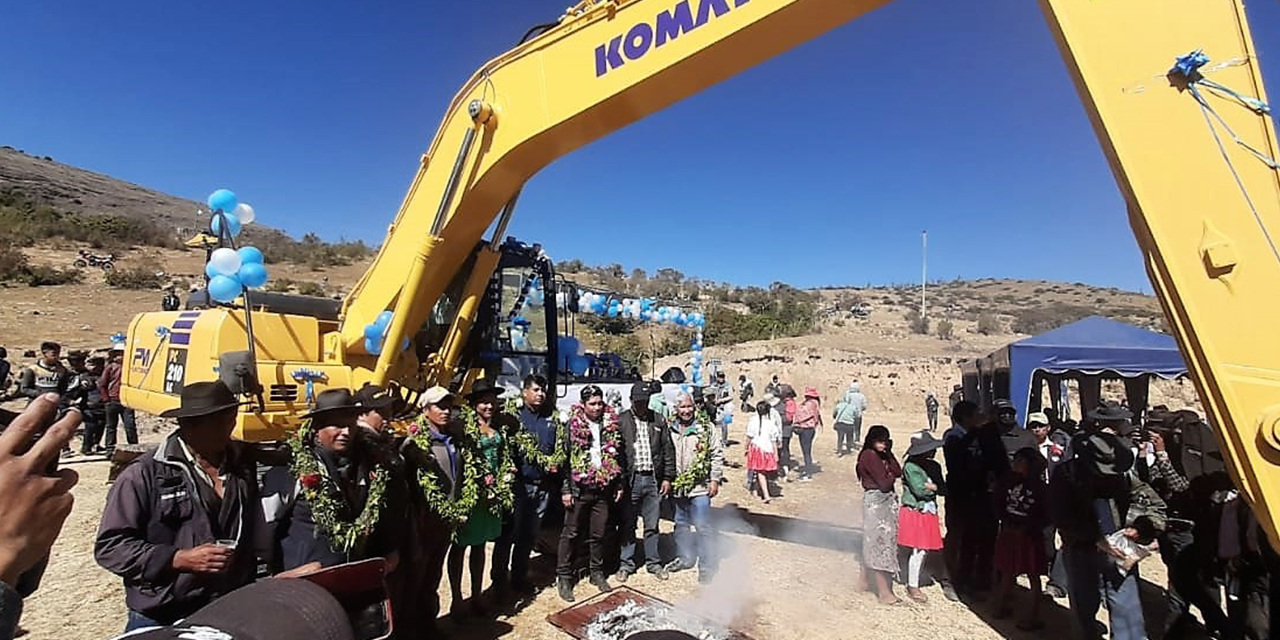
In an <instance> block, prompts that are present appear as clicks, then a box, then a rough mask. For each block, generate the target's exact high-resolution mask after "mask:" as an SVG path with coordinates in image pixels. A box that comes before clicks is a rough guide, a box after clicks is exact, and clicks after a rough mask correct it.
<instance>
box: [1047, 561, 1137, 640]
mask: <svg viewBox="0 0 1280 640" xmlns="http://www.w3.org/2000/svg"><path fill="white" fill-rule="evenodd" d="M1062 553H1063V554H1064V555H1063V560H1064V561H1065V564H1066V567H1067V597H1068V598H1070V602H1071V612H1072V613H1073V614H1075V617H1076V632H1077V633H1078V634H1079V636H1078V637H1080V638H1082V639H1083V640H1100V639H1101V638H1102V635H1101V634H1100V633H1098V625H1097V624H1095V623H1094V621H1095V619H1096V618H1097V615H1098V607H1099V606H1100V605H1101V604H1102V599H1103V598H1104V597H1105V598H1106V600H1107V615H1108V618H1109V621H1110V623H1111V624H1110V625H1109V626H1110V627H1111V633H1110V635H1109V636H1108V637H1109V638H1110V640H1146V638H1147V629H1146V622H1145V620H1143V618H1142V602H1141V601H1140V600H1139V599H1138V572H1137V569H1135V570H1133V571H1131V572H1129V573H1128V574H1126V575H1121V574H1120V572H1119V570H1118V569H1117V568H1116V566H1115V565H1114V564H1112V563H1111V562H1110V561H1109V560H1107V559H1106V558H1105V557H1103V555H1102V552H1101V551H1098V550H1097V549H1094V548H1091V547H1082V546H1078V545H1077V546H1066V545H1064V546H1063V548H1062Z"/></svg>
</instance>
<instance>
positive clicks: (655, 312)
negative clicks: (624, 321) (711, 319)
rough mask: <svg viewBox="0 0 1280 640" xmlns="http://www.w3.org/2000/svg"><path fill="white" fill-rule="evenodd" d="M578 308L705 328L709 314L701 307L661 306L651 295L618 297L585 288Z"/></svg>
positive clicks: (610, 315) (582, 311)
mask: <svg viewBox="0 0 1280 640" xmlns="http://www.w3.org/2000/svg"><path fill="white" fill-rule="evenodd" d="M578 311H579V312H580V313H594V314H596V315H602V316H607V317H610V318H619V317H621V318H630V319H632V320H639V321H641V322H657V323H660V324H673V325H676V326H678V327H695V328H698V329H701V328H702V327H705V326H707V317H706V316H705V315H703V314H702V313H700V312H697V311H684V310H683V309H681V308H679V307H671V306H658V304H657V302H655V301H653V300H650V299H648V298H616V297H613V296H606V295H603V294H600V293H593V292H590V291H584V292H583V293H582V295H581V296H578Z"/></svg>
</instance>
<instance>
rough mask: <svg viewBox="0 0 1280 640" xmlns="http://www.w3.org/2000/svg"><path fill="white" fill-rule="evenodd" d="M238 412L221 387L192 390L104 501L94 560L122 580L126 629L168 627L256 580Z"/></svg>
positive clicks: (257, 509) (253, 485)
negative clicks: (165, 430)
mask: <svg viewBox="0 0 1280 640" xmlns="http://www.w3.org/2000/svg"><path fill="white" fill-rule="evenodd" d="M239 406H240V402H239V400H238V399H237V398H236V396H235V394H233V393H232V392H231V390H230V389H228V388H227V386H226V385H225V384H223V383H222V382H220V381H215V382H196V383H192V384H188V385H186V386H185V387H184V388H183V390H182V396H181V404H180V406H179V407H178V408H177V409H171V410H169V411H166V412H164V413H162V414H160V415H161V417H164V418H175V419H177V421H178V429H177V431H175V432H173V433H172V434H170V435H169V436H168V437H167V438H165V440H164V442H162V443H161V444H160V446H159V447H158V448H157V449H156V450H155V451H153V452H151V453H148V454H146V455H144V456H142V457H141V458H139V459H138V460H137V461H135V462H134V463H133V464H131V465H129V466H128V467H127V468H126V469H125V470H124V471H123V472H122V473H121V474H120V477H119V478H118V479H117V480H116V482H115V484H114V485H113V486H112V488H111V493H110V494H109V495H108V496H107V505H106V508H105V509H104V510H103V513H102V524H101V526H100V528H99V529H98V539H97V542H96V543H95V544H94V558H95V559H97V561H98V564H100V565H102V567H103V568H105V569H107V570H108V571H111V572H112V573H115V574H116V575H118V576H120V577H121V578H123V579H124V587H125V602H126V604H127V605H128V608H129V619H128V623H127V625H126V627H125V629H126V630H127V631H129V630H133V629H138V628H143V627H150V626H156V625H162V624H172V623H174V622H176V621H177V620H180V619H182V618H184V617H186V616H188V615H190V614H191V613H193V612H195V611H196V610H198V609H200V608H201V607H203V606H204V605H207V604H209V603H210V602H212V601H213V600H214V599H216V598H217V597H218V596H221V595H222V594H225V593H228V592H230V591H233V590H235V589H237V588H239V587H242V586H244V585H246V584H249V583H250V582H253V580H254V576H255V574H256V573H257V565H258V558H257V554H255V550H257V549H258V548H259V547H265V545H262V544H260V543H261V542H263V539H262V534H263V533H264V531H265V524H264V522H263V515H262V509H261V506H260V502H259V496H258V484H257V479H256V476H255V472H254V463H253V461H252V460H251V459H250V457H249V456H248V455H247V453H248V452H247V451H246V450H244V449H242V447H241V445H240V443H234V442H232V441H231V432H232V430H233V429H234V428H235V422H236V420H235V419H236V410H237V408H238V407H239ZM264 555H265V552H264Z"/></svg>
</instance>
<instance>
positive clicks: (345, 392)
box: [302, 389, 360, 419]
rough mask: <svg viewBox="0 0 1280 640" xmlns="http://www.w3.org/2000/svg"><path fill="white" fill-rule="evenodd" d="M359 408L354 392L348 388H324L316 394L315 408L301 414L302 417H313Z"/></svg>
mask: <svg viewBox="0 0 1280 640" xmlns="http://www.w3.org/2000/svg"><path fill="white" fill-rule="evenodd" d="M359 410H360V406H359V405H357V404H356V394H354V393H351V390H350V389H325V390H324V391H321V392H320V395H318V396H316V406H315V408H313V409H312V410H311V411H308V412H307V413H304V414H302V418H303V419H307V418H315V417H318V416H322V415H329V414H332V413H340V412H347V413H355V412H357V411H359Z"/></svg>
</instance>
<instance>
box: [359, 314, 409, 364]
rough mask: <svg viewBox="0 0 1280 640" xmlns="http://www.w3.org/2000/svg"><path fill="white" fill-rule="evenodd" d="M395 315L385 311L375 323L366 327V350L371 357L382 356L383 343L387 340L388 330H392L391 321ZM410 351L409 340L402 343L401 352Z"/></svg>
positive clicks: (406, 339) (375, 319)
mask: <svg viewBox="0 0 1280 640" xmlns="http://www.w3.org/2000/svg"><path fill="white" fill-rule="evenodd" d="M394 315H395V314H393V313H391V312H390V311H383V312H382V313H379V314H378V317H376V318H374V319H373V322H370V323H369V324H367V325H365V326H364V350H365V352H366V353H368V354H369V355H371V356H376V355H381V354H382V347H383V343H384V342H386V340H387V330H388V329H390V328H391V319H392V317H394ZM408 349H409V339H408V338H405V339H404V340H402V341H401V342H400V350H401V351H407V350H408Z"/></svg>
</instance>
